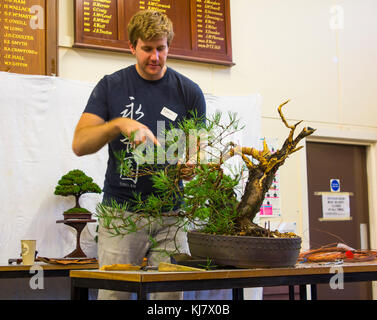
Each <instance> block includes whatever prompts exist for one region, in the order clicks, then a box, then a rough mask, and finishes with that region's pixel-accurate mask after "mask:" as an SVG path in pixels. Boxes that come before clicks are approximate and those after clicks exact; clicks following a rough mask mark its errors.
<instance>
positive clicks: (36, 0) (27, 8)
mask: <svg viewBox="0 0 377 320" xmlns="http://www.w3.org/2000/svg"><path fill="white" fill-rule="evenodd" d="M56 1H57V0H1V1H0V42H1V46H0V71H6V72H12V73H23V74H37V75H46V74H47V75H52V74H57V47H56V42H57V35H56V33H57V32H56V31H57V28H56V13H57V11H56V10H57V6H56Z"/></svg>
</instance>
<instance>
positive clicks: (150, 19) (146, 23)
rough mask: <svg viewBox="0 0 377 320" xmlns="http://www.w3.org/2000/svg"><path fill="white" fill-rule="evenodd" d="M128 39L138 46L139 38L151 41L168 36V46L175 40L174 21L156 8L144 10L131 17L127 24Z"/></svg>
mask: <svg viewBox="0 0 377 320" xmlns="http://www.w3.org/2000/svg"><path fill="white" fill-rule="evenodd" d="M127 31H128V39H129V40H130V42H131V44H132V45H133V46H134V47H136V44H137V40H138V39H141V40H143V41H149V40H153V39H159V38H163V37H166V39H167V43H168V46H169V45H170V42H171V41H172V40H173V37H174V31H173V23H172V22H171V20H170V19H169V18H168V17H167V16H166V15H165V14H163V13H161V12H158V11H155V10H142V11H139V12H137V13H135V15H134V16H133V17H132V18H131V20H130V22H129V23H128V26H127Z"/></svg>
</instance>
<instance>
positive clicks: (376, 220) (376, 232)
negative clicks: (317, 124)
mask: <svg viewBox="0 0 377 320" xmlns="http://www.w3.org/2000/svg"><path fill="white" fill-rule="evenodd" d="M306 142H322V143H338V144H352V145H362V146H365V147H366V162H367V163H366V166H367V186H368V207H369V213H368V216H369V229H368V232H369V238H370V248H373V249H376V248H377V132H370V131H369V132H367V131H354V130H336V129H327V128H320V129H317V131H315V132H314V133H313V134H312V135H311V136H309V137H307V138H306V139H305V141H303V145H304V148H305V147H306ZM301 168H302V174H301V177H302V187H303V192H302V197H303V199H302V203H303V213H302V226H303V230H304V232H305V237H304V239H303V244H302V247H303V250H307V249H309V243H310V233H309V230H310V229H309V198H308V176H307V157H306V152H301ZM372 296H373V299H377V281H373V282H372Z"/></svg>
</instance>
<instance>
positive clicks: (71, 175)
mask: <svg viewBox="0 0 377 320" xmlns="http://www.w3.org/2000/svg"><path fill="white" fill-rule="evenodd" d="M101 192H102V191H101V188H100V187H99V186H98V185H97V184H96V183H94V182H93V179H92V178H91V177H88V176H87V175H86V174H85V173H84V172H82V171H81V170H78V169H76V170H71V171H69V172H68V173H67V174H65V175H64V176H62V177H61V178H60V180H59V181H58V185H57V186H56V188H55V192H54V193H55V194H56V195H59V196H63V197H68V196H74V197H75V199H76V205H75V206H74V207H73V208H71V209H69V210H67V211H66V212H67V213H69V212H71V213H73V212H75V213H78V212H82V213H88V212H89V211H88V210H87V209H85V208H81V207H80V203H79V199H80V197H81V196H82V195H83V194H85V193H101Z"/></svg>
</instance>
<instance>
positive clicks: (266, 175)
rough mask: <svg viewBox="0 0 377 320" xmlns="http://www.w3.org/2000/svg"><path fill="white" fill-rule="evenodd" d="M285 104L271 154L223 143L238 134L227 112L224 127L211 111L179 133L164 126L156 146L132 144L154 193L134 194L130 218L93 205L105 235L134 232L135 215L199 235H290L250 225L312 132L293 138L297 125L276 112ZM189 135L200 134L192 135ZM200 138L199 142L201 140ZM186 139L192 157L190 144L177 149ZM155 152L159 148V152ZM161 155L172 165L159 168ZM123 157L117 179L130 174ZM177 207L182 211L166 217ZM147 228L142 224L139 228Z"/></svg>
mask: <svg viewBox="0 0 377 320" xmlns="http://www.w3.org/2000/svg"><path fill="white" fill-rule="evenodd" d="M287 102H288V101H286V102H284V103H283V104H281V105H280V106H279V108H278V112H279V115H280V118H281V120H282V122H283V123H284V125H285V126H286V127H287V128H288V129H289V130H290V131H289V134H288V137H287V138H286V140H285V141H284V143H283V145H282V147H281V148H280V149H279V150H276V152H274V153H272V152H271V151H270V150H269V149H268V146H267V144H266V143H265V142H264V145H263V150H257V149H255V148H253V147H247V146H240V145H236V144H235V143H234V142H232V141H229V138H230V137H231V136H232V134H233V133H235V132H237V131H239V130H242V128H240V127H239V121H238V120H237V118H236V116H235V115H234V114H231V113H229V121H228V123H227V124H226V125H224V124H222V123H221V121H220V120H221V117H222V115H221V113H216V114H215V115H214V116H213V117H212V118H211V119H206V120H207V121H205V122H204V121H203V119H198V118H197V117H195V116H193V117H191V118H190V119H185V120H184V121H182V122H181V123H180V124H179V127H178V129H179V131H180V132H181V134H174V132H173V133H172V131H174V130H176V129H174V128H170V131H169V132H167V133H166V134H165V136H166V139H165V141H164V144H163V145H162V146H161V147H155V146H150V147H149V149H148V147H146V146H138V147H137V148H136V149H135V150H134V151H133V154H134V157H135V159H136V161H137V162H138V163H140V166H139V168H138V171H137V174H138V175H139V176H140V175H151V179H152V181H153V184H154V188H155V190H156V192H155V193H154V194H152V195H150V196H149V197H148V198H147V199H142V198H141V196H138V195H136V197H137V201H136V204H135V205H134V214H133V215H131V216H127V218H125V217H123V216H122V214H121V212H122V210H127V205H126V206H119V205H117V204H116V203H112V204H111V205H112V207H113V208H114V209H115V210H112V211H109V210H106V209H105V207H104V206H102V205H99V206H98V207H97V215H98V217H99V218H102V222H103V224H104V226H105V227H107V228H108V230H109V232H110V233H113V234H115V235H122V234H127V233H130V232H134V231H136V230H137V224H136V223H135V222H136V221H137V220H138V219H140V218H141V217H144V218H146V219H147V221H150V222H152V221H159V219H160V218H161V216H163V215H175V216H176V217H177V219H176V223H175V224H176V226H178V227H179V228H185V229H188V228H195V229H199V230H201V231H202V232H205V233H212V234H222V235H238V236H259V237H296V235H294V234H280V233H279V232H277V231H270V230H267V229H265V228H263V227H261V226H259V225H257V224H255V223H254V222H253V220H254V218H255V216H256V214H257V213H258V212H259V211H260V207H261V205H262V203H263V200H264V198H265V195H266V192H267V191H268V189H269V188H270V186H271V184H272V182H273V178H274V175H275V173H276V172H277V170H278V168H279V167H280V166H282V165H283V164H284V162H285V160H286V159H287V158H288V157H289V155H291V154H292V153H294V152H296V151H298V150H300V149H301V148H302V147H298V146H297V145H298V143H299V142H300V141H301V140H302V139H303V138H305V137H307V136H309V135H311V134H312V133H313V132H314V131H315V130H314V129H312V128H309V127H308V128H303V129H302V131H301V132H300V133H299V134H298V135H297V136H296V137H294V132H295V129H296V127H297V126H298V125H299V124H300V123H301V121H300V122H298V123H296V124H294V125H289V124H288V122H287V121H286V119H285V117H284V115H283V113H282V108H283V106H284V105H285V104H286V103H287ZM193 132H194V133H198V132H200V133H199V134H197V135H195V134H193ZM193 136H194V138H193ZM204 136H205V139H204V140H205V141H203V139H202V138H203V137H204ZM187 141H194V142H195V143H194V149H196V153H195V154H194V156H192V155H191V153H190V151H191V150H192V149H193V148H192V146H191V150H190V148H180V144H182V143H183V144H184V143H185V142H186V145H187ZM161 148H162V149H163V150H160V149H161ZM182 150H183V151H182ZM161 154H165V155H167V156H168V155H170V156H173V160H174V159H175V160H176V161H169V159H168V161H167V162H168V163H169V164H167V165H166V164H165V165H164V164H160V165H159V164H157V163H158V162H156V159H158V157H159V155H161ZM235 156H239V157H241V158H242V160H243V165H242V166H239V167H234V166H233V167H230V168H229V167H227V161H228V160H229V159H230V158H232V157H235ZM174 157H175V158H174ZM128 159H129V157H126V156H125V153H120V155H119V161H120V166H119V167H120V171H121V173H122V174H123V175H128V176H132V175H136V172H135V170H134V167H133V166H132V164H131V163H130V162H129V160H128ZM140 160H141V161H140ZM170 160H171V159H170ZM190 162H191V164H190ZM245 175H246V176H247V177H246V179H247V182H246V185H245V188H244V189H243V190H242V189H241V188H240V187H239V185H240V181H241V179H245V178H244V176H245ZM182 178H183V179H186V180H189V181H188V182H186V184H185V186H184V187H182V184H181V183H180V182H179V181H180V180H181V179H182ZM179 204H180V206H181V209H182V210H180V211H178V212H177V211H173V213H171V212H172V210H173V209H174V208H175V207H177V206H179ZM169 211H170V213H169ZM114 219H117V220H118V223H117V224H114V223H112V222H113V220H114ZM119 221H121V223H119ZM147 225H148V223H146V224H144V225H143V226H142V227H145V226H147Z"/></svg>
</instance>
